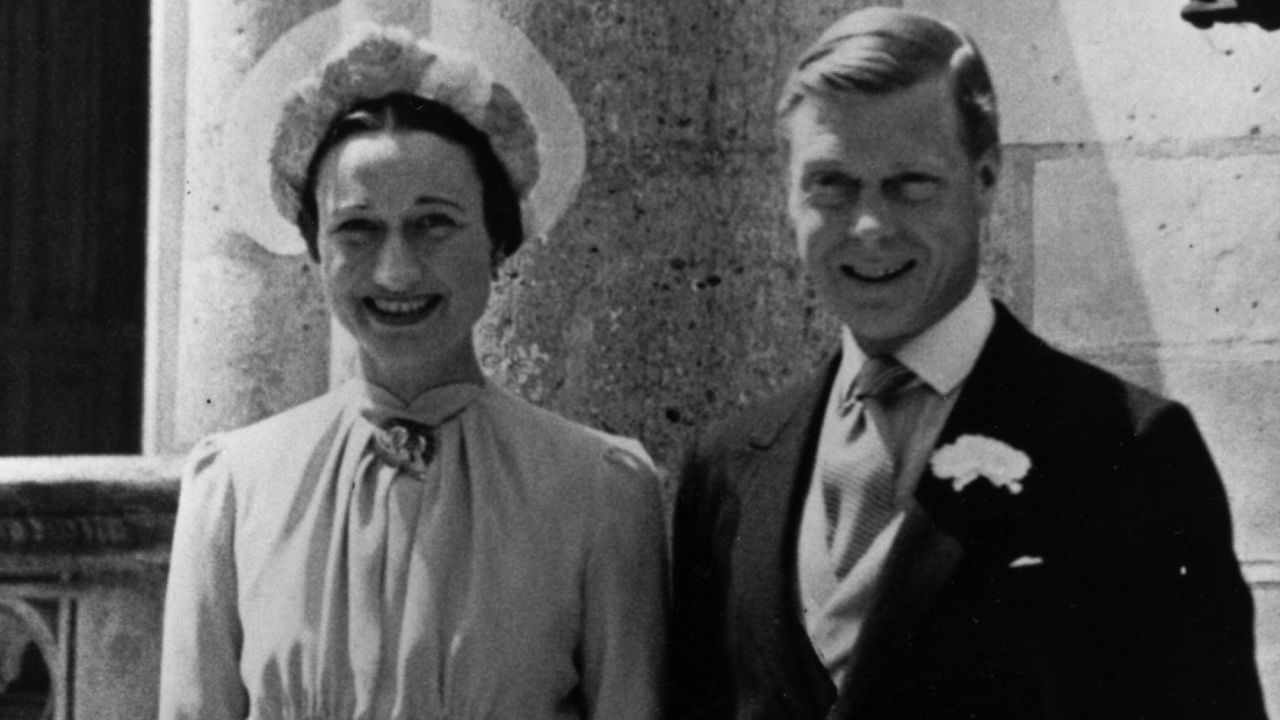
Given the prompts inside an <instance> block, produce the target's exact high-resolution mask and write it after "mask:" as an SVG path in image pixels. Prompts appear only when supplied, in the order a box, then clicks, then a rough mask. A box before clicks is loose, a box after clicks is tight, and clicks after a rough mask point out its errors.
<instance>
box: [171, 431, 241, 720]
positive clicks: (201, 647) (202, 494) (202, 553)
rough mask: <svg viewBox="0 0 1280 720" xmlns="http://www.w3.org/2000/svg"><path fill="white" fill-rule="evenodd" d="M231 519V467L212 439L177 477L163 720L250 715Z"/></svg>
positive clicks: (197, 450)
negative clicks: (242, 667)
mask: <svg viewBox="0 0 1280 720" xmlns="http://www.w3.org/2000/svg"><path fill="white" fill-rule="evenodd" d="M235 512H236V501H235V494H234V492H233V487H232V482H231V473H230V469H229V467H228V462H227V460H226V458H225V457H223V456H222V453H221V451H220V449H219V447H218V444H217V440H216V439H206V440H204V441H202V442H201V443H200V444H199V445H198V446H197V447H196V448H195V450H193V451H192V453H191V456H190V458H189V460H188V462H187V466H186V468H185V469H184V471H183V473H182V492H181V494H180V495H179V498H178V518H177V522H176V525H175V527H174V537H173V549H172V551H171V553H170V556H169V583H168V590H167V592H166V595H165V605H164V644H163V649H162V654H161V665H160V718H161V720H187V719H195V718H199V719H200V720H223V719H224V718H225V719H227V720H230V719H232V718H234V719H235V720H243V718H244V717H246V715H247V714H248V698H247V695H246V692H245V689H244V686H243V684H242V683H241V682H240V673H239V659H240V647H241V639H242V630H241V627H240V618H239V612H238V610H237V603H236V595H237V592H236V582H237V581H236V569H235V560H234V554H233V547H232V543H233V541H234V536H235Z"/></svg>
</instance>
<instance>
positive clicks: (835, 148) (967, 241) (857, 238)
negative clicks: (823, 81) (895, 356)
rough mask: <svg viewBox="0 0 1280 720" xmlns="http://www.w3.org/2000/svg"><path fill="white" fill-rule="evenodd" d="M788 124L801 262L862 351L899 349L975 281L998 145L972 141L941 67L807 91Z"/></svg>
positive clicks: (791, 200) (792, 210) (791, 198)
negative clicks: (860, 86) (976, 148)
mask: <svg viewBox="0 0 1280 720" xmlns="http://www.w3.org/2000/svg"><path fill="white" fill-rule="evenodd" d="M786 129H787V131H788V133H789V137H790V149H791V157H790V159H789V168H788V175H789V177H788V200H787V205H788V212H789V214H790V216H791V222H792V225H793V226H794V228H795V232H796V241H797V244H798V246H799V251H800V258H801V261H802V262H803V264H804V267H805V270H806V271H807V272H808V273H809V275H810V277H811V278H812V279H813V281H814V283H815V286H816V288H817V291H818V294H819V296H820V297H821V298H822V299H823V301H824V302H825V303H826V304H827V306H828V307H829V308H830V309H831V310H832V311H833V312H835V314H836V315H837V317H839V318H840V320H841V321H842V322H843V323H845V324H846V325H848V326H849V328H850V330H852V331H853V335H854V337H855V338H856V339H857V341H858V345H859V346H860V347H861V348H862V349H863V350H864V351H865V352H867V353H869V354H880V353H887V352H892V351H894V350H896V349H897V348H899V347H901V345H902V344H903V343H905V342H906V341H908V340H910V339H911V338H913V337H915V336H916V335H918V334H919V333H920V332H921V331H923V330H925V329H926V328H928V327H929V326H930V325H932V324H933V323H935V322H937V321H938V320H939V319H941V318H942V317H943V316H944V315H946V314H947V312H949V311H950V310H951V309H952V308H954V307H955V306H956V305H957V304H958V303H959V302H960V301H962V300H964V298H965V297H966V296H967V295H968V294H969V292H970V290H972V289H973V284H974V282H975V281H976V280H977V277H978V241H979V236H980V235H981V227H982V220H983V218H984V216H985V215H986V213H987V211H988V210H989V209H990V205H991V199H992V196H993V192H994V186H995V178H996V177H997V174H998V170H999V160H998V153H997V152H996V151H995V150H992V151H991V152H988V153H987V154H986V155H985V156H984V157H982V158H979V159H977V160H971V159H970V158H969V157H968V155H967V154H966V153H965V151H964V147H963V146H962V145H961V143H960V120H959V117H958V113H957V110H956V107H955V102H954V100H953V99H952V93H951V88H950V85H949V83H948V81H947V79H946V78H945V77H943V76H940V77H938V78H934V79H930V80H926V81H924V82H921V83H918V84H916V85H915V86H914V87H911V88H908V89H905V90H898V91H894V92H892V93H889V94H884V95H869V94H865V93H859V92H855V91H849V92H842V93H832V94H828V95H821V96H817V95H815V96H810V97H807V98H805V99H804V100H803V101H802V102H801V103H800V105H799V106H797V107H796V108H795V109H794V110H793V111H792V114H791V117H790V118H788V120H787V128H786Z"/></svg>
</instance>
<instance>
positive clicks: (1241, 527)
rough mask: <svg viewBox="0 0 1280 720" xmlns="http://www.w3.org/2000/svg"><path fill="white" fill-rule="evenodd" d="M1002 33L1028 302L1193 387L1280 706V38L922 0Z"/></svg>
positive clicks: (1009, 202)
mask: <svg viewBox="0 0 1280 720" xmlns="http://www.w3.org/2000/svg"><path fill="white" fill-rule="evenodd" d="M905 5H906V6H907V7H909V8H914V9H919V10H923V11H926V12H932V13H934V14H937V15H939V16H942V17H946V18H950V19H952V20H955V21H956V22H957V23H959V24H960V25H962V26H963V27H965V28H966V29H968V30H969V31H970V33H971V34H972V35H973V36H974V37H975V39H976V40H977V41H978V42H979V44H980V45H981V46H982V48H983V51H984V53H985V55H986V57H987V60H988V61H989V63H990V64H991V67H992V72H993V73H994V74H995V82H996V88H997V92H998V93H999V96H1000V100H1001V110H1002V114H1003V126H1002V129H1003V134H1004V140H1005V142H1006V148H1005V152H1006V158H1007V162H1006V168H1005V176H1004V180H1003V188H1002V196H1001V199H1000V207H999V208H998V210H997V218H996V222H995V223H993V228H992V229H993V232H994V233H995V234H996V235H997V236H998V238H999V239H998V240H997V241H996V244H998V245H1000V246H1002V247H1006V248H1008V249H1009V250H1010V254H1009V255H1008V256H1007V258H1006V260H1007V262H1008V268H1009V271H1008V273H1007V275H1008V277H1009V278H1011V279H1012V282H1013V286H1014V288H1015V293H1014V296H1015V302H1014V307H1015V309H1016V310H1017V311H1018V312H1019V313H1020V314H1021V315H1022V317H1023V318H1024V319H1028V320H1030V321H1031V323H1032V325H1033V326H1034V328H1035V329H1036V331H1037V332H1039V333H1040V334H1042V335H1043V336H1045V337H1046V338H1048V339H1049V340H1051V341H1052V342H1054V343H1056V344H1058V345H1059V346H1061V347H1064V348H1065V349H1068V350H1070V351H1072V352H1075V353H1076V354H1078V355H1081V356H1084V357H1086V358H1089V359H1091V360H1093V361H1094V362H1097V363H1099V364H1101V365H1103V366H1104V367H1107V368H1110V369H1112V370H1114V371H1115V372H1117V373H1119V374H1120V375H1122V376H1125V377H1128V378H1130V379H1132V380H1135V381H1137V382H1139V383H1142V384H1144V385H1146V386H1148V387H1151V388H1153V389H1155V390H1158V391H1160V392H1162V393H1165V394H1167V395H1171V396H1173V397H1175V398H1178V399H1180V400H1182V401H1184V402H1186V403H1187V404H1188V405H1189V406H1190V407H1191V410H1192V412H1193V413H1194V414H1195V416H1196V418H1197V420H1198V421H1199V424H1200V427H1201V430H1202V432H1203V433H1204V435H1205V438H1206V441H1207V442H1208V444H1209V446H1210V448H1211V449H1212V451H1213V453H1214V457H1215V459H1216V460H1217V463H1218V466H1219V469H1220V470H1221V472H1222V474H1223V477H1224V481H1225V482H1226V484H1227V490H1228V493H1229V495H1230V498H1231V503H1232V511H1233V514H1234V517H1235V532H1236V546H1237V549H1238V551H1239V553H1240V556H1241V558H1242V560H1243V561H1244V563H1245V569H1246V572H1247V574H1248V576H1249V578H1250V580H1251V582H1252V584H1253V588H1254V597H1255V600H1256V604H1257V618H1258V623H1257V633H1258V640H1259V660H1260V663H1261V665H1262V670H1263V673H1264V675H1265V677H1266V684H1267V685H1268V688H1267V689H1268V698H1269V702H1270V705H1271V708H1272V710H1273V711H1275V710H1277V709H1280V486H1278V485H1277V484H1276V482H1275V477H1276V473H1275V468H1276V467H1277V466H1280V423H1278V422H1277V419H1280V416H1277V409H1278V408H1280V286H1277V285H1276V283H1275V278H1276V277H1277V276H1278V274H1280V273H1278V271H1280V210H1277V204H1276V200H1275V199H1276V197H1277V196H1278V195H1280V79H1278V78H1277V75H1276V73H1275V68H1276V67H1280V34H1277V33H1266V32H1263V31H1262V30H1260V29H1258V28H1256V27H1253V26H1218V27H1216V28H1214V29H1212V30H1208V31H1201V30H1196V29H1194V28H1192V27H1191V26H1190V25H1187V24H1186V23H1184V22H1182V21H1181V19H1180V18H1179V17H1178V12H1177V11H1178V4H1177V3H1173V4H1170V3H1168V2H1165V1H1164V0H1133V1H1131V2H1126V3H1098V2H1084V1H1083V0H1029V1H1028V2H1020V3H1017V4H1016V5H1014V4H1010V3H1006V2H997V1H996V0H907V2H906V3H905Z"/></svg>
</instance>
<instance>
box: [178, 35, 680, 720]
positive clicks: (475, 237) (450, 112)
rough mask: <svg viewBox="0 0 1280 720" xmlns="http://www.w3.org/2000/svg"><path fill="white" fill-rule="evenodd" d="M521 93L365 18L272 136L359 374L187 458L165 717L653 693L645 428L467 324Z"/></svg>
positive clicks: (629, 713) (585, 700) (653, 703)
mask: <svg viewBox="0 0 1280 720" xmlns="http://www.w3.org/2000/svg"><path fill="white" fill-rule="evenodd" d="M536 153H537V150H536V142H535V138H534V135H533V130H532V128H531V127H530V125H529V123H528V119H527V117H526V115H525V114H524V112H523V110H522V109H521V108H520V106H519V104H518V103H517V102H516V100H515V99H514V97H513V96H512V95H511V94H510V93H509V92H507V91H506V90H505V89H504V88H502V86H500V85H497V84H495V83H492V82H490V81H489V80H487V79H486V76H485V74H484V73H483V72H482V71H480V70H479V69H478V68H477V67H475V66H474V65H473V64H471V63H470V62H469V61H467V60H465V59H462V58H460V57H457V56H454V55H452V54H450V53H449V52H447V51H445V50H444V49H442V48H439V47H437V46H434V45H431V44H430V43H428V42H426V41H423V40H418V39H415V38H414V37H413V36H411V35H409V34H408V33H407V32H404V31H400V30H387V29H369V30H368V31H367V32H366V33H364V34H363V35H361V36H360V37H359V38H357V39H356V40H355V41H353V42H352V43H350V45H349V46H348V47H347V48H346V50H345V51H343V52H341V53H339V54H338V55H337V56H336V57H335V58H334V59H333V60H331V61H330V62H329V63H328V64H327V65H326V66H325V67H324V68H322V69H321V71H320V72H319V73H318V75H317V76H316V77H315V78H314V79H313V80H312V81H311V82H310V83H308V84H306V85H304V86H303V87H301V89H299V90H298V91H297V92H296V93H295V94H294V96H293V97H292V99H291V100H290V102H289V103H288V104H287V106H286V110H285V112H284V117H283V118H282V120H281V121H280V124H279V126H278V130H277V137H276V143H275V151H274V153H273V156H272V171H273V189H274V191H275V200H276V202H277V205H278V206H280V208H281V210H282V211H283V212H285V213H287V214H289V216H290V217H294V218H296V222H297V224H298V227H299V229H300V230H301V231H302V233H303V235H304V237H305V239H306V240H307V244H308V249H309V252H310V254H311V256H312V258H313V259H315V260H316V261H317V262H318V263H319V268H320V273H319V275H320V277H321V281H322V282H323V285H324V291H325V297H326V300H327V302H328V305H329V308H330V310H331V312H333V314H334V315H335V316H336V317H337V319H338V320H339V322H341V323H342V325H343V326H344V327H345V328H346V329H347V330H349V331H350V332H351V334H352V335H353V336H354V337H355V339H356V341H357V344H358V346H359V354H358V358H359V363H358V367H359V373H358V375H359V377H358V378H356V379H355V380H352V381H351V382H349V383H348V384H346V385H345V386H344V387H342V388H340V389H339V390H336V391H334V392H332V393H330V394H328V395H325V396H323V397H321V398H318V399H316V400H313V401H311V402H308V403H306V404H303V405H301V406H299V407H297V408H294V409H293V410H290V411H287V412H285V413H282V414H280V415H277V416H274V417H271V418H268V419H266V420H264V421H262V422H259V423H257V424H255V425H252V426H249V427H247V428H242V429H240V430H236V431H233V432H229V433H226V434H224V435H221V436H215V437H212V438H209V439H206V440H205V441H203V442H202V443H200V444H199V446H198V447H197V448H196V449H195V450H194V451H193V453H192V457H191V461H190V464H189V467H188V469H187V472H186V473H185V475H184V477H183V485H182V496H181V502H180V506H179V512H178V520H177V528H176V530H175V538H174V546H173V554H172V562H171V570H170V575H169V589H168V597H167V600H166V607H165V629H164V653H163V661H162V673H161V675H162V677H161V716H162V717H163V718H187V717H192V718H195V717H199V718H245V717H251V718H344V719H345V718H446V717H447V718H451V719H456V718H654V717H657V714H658V701H657V695H658V682H659V676H660V670H661V667H660V665H661V653H662V640H663V633H662V625H663V615H664V612H663V611H664V608H665V585H664V583H665V564H664V557H665V555H664V553H665V542H664V537H663V525H662V515H661V503H660V500H659V497H658V490H657V484H656V480H655V478H654V476H653V473H652V466H651V465H650V463H649V460H648V458H647V456H646V455H645V454H644V451H643V449H641V448H640V447H639V445H638V444H636V443H634V442H631V441H625V440H622V439H619V438H615V437H612V436H608V435H605V434H603V433H599V432H596V431H593V430H589V429H587V428H584V427H582V426H579V425H576V424H574V423H571V422H569V421H567V420H565V419H563V418H560V417H558V416H556V415H553V414H551V413H549V412H546V411H543V410H540V409H538V408H535V407H533V406H532V405H529V404H527V403H525V402H524V401H522V400H519V399H517V398H515V397H513V396H512V395H509V394H507V393H506V392H504V391H502V390H500V389H499V388H497V387H495V386H494V385H492V384H491V383H489V382H488V381H486V379H485V378H484V376H483V375H482V373H481V371H480V368H479V364H478V362H477V360H476V353H475V348H474V345H473V341H472V332H471V331H472V327H473V325H474V324H475V323H476V322H477V321H478V320H479V318H480V316H481V313H482V312H483V311H484V308H485V304H486V302H487V300H488V296H489V282H490V278H491V276H492V274H493V271H494V269H495V268H496V267H497V264H498V263H499V262H501V261H502V259H503V258H504V257H506V256H508V255H509V254H510V253H512V252H514V251H515V250H516V248H517V247H518V246H519V245H520V242H521V239H522V238H523V234H524V233H523V229H522V214H521V209H520V207H521V206H520V201H521V199H522V198H524V197H525V196H526V194H527V193H528V191H529V189H530V188H531V187H532V185H533V183H534V181H535V180H536V178H537V168H538V163H537V154H536Z"/></svg>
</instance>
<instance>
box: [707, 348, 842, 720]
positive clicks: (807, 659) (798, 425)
mask: <svg viewBox="0 0 1280 720" xmlns="http://www.w3.org/2000/svg"><path fill="white" fill-rule="evenodd" d="M838 366H839V357H838V356H837V357H835V358H833V359H832V360H830V361H828V363H827V365H826V367H825V368H824V369H823V371H822V372H820V373H818V374H817V375H816V376H815V377H813V378H811V379H810V380H809V381H807V382H805V383H804V384H802V385H800V386H799V387H797V388H795V389H794V390H793V391H791V392H787V393H783V394H782V395H780V396H779V397H778V398H777V399H776V400H775V401H774V402H772V403H770V404H768V405H767V406H766V407H765V408H764V409H763V411H762V412H761V413H760V415H759V417H760V424H759V425H758V426H757V429H756V430H755V432H753V433H751V435H750V436H749V437H748V438H747V443H746V447H744V448H742V449H741V451H740V453H739V454H738V455H737V456H736V459H737V464H736V467H734V468H733V469H732V472H733V473H734V474H735V477H737V478H739V479H740V485H739V487H740V491H741V495H740V500H741V503H742V505H741V507H742V517H741V521H740V523H739V524H738V529H739V532H740V538H739V542H738V543H737V544H736V546H735V551H734V552H735V558H734V561H733V564H734V566H735V567H736V568H739V569H740V570H741V571H742V572H743V573H744V575H743V577H745V578H752V579H758V580H748V581H747V582H744V583H738V584H736V591H737V592H739V593H741V594H742V595H743V597H740V598H739V602H740V603H741V604H742V607H746V608H753V609H754V610H753V613H760V614H759V615H754V616H753V619H754V622H752V623H751V627H750V628H749V629H748V631H749V632H751V633H754V634H756V635H757V640H758V641H759V643H760V644H759V646H760V647H769V648H778V649H780V650H781V652H776V653H773V657H771V658H769V659H768V661H769V662H771V663H772V664H773V668H772V669H773V672H772V675H773V677H775V678H777V679H778V680H779V686H780V688H781V691H780V694H781V695H782V696H783V697H785V698H786V699H787V700H788V701H790V702H791V703H792V705H790V707H792V709H793V712H795V714H796V715H797V716H798V717H806V718H809V717H819V716H820V715H821V714H822V713H823V711H824V710H825V709H826V708H827V707H829V706H830V704H831V703H832V702H833V701H834V698H835V686H834V685H833V684H832V682H831V679H830V676H829V675H828V674H827V671H826V668H825V667H823V665H822V662H821V661H820V660H819V659H818V656H817V654H816V653H815V652H814V650H813V646H812V645H811V643H810V641H809V636H808V633H807V632H806V631H805V629H804V625H803V624H802V622H801V620H800V616H801V610H800V605H799V596H798V591H797V579H796V572H797V568H796V543H797V533H798V531H799V525H800V514H801V511H802V509H803V507H804V498H805V494H806V492H807V491H808V487H809V480H810V477H811V475H812V472H813V463H814V454H815V451H816V447H817V438H818V434H819V432H820V430H821V427H822V417H823V411H824V410H825V408H826V402H827V396H828V393H829V390H830V386H831V383H832V382H833V380H834V377H835V372H836V369H837V368H838ZM811 703H812V705H811ZM797 705H798V706H797Z"/></svg>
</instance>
